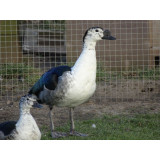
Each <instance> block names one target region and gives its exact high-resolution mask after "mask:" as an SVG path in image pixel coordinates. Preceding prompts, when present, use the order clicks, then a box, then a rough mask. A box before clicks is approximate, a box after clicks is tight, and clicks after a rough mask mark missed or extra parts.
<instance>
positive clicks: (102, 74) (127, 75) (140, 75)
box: [96, 64, 160, 82]
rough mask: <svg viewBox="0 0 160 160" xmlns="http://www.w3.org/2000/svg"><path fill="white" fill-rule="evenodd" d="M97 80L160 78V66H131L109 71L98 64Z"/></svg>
mask: <svg viewBox="0 0 160 160" xmlns="http://www.w3.org/2000/svg"><path fill="white" fill-rule="evenodd" d="M96 76H97V82H100V81H106V82H108V81H111V80H117V79H138V80H160V68H148V67H145V68H143V69H140V68H130V69H128V70H127V71H123V70H122V71H107V70H105V68H104V67H103V66H102V65H101V64H98V67H97V75H96Z"/></svg>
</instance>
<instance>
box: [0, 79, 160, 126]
mask: <svg viewBox="0 0 160 160" xmlns="http://www.w3.org/2000/svg"><path fill="white" fill-rule="evenodd" d="M21 96H22V94H21V93H20V92H19V93H18V94H17V95H16V96H15V97H14V100H13V101H12V100H5V99H2V98H1V99H0V123H1V122H4V121H9V120H18V118H19V106H18V103H19V99H20V97H21ZM48 112H49V109H48V107H47V106H46V105H44V107H43V108H42V109H32V110H31V113H32V115H33V116H34V118H35V119H36V121H37V123H38V125H39V126H40V127H41V126H49V116H48ZM149 113H151V114H154V113H160V82H158V81H151V80H149V81H147V80H145V81H144V80H143V81H141V80H120V81H118V80H117V81H112V82H107V83H104V82H101V83H99V84H98V85H97V90H96V92H95V95H94V96H93V98H91V99H90V100H89V101H88V102H87V103H85V104H82V105H80V106H78V107H76V108H75V115H74V117H75V119H76V120H88V119H92V118H95V117H102V116H103V115H105V114H109V115H134V114H149ZM53 117H54V122H55V126H59V125H62V124H64V123H66V122H67V121H68V120H69V109H68V108H65V107H64V108H58V107H55V108H54V110H53Z"/></svg>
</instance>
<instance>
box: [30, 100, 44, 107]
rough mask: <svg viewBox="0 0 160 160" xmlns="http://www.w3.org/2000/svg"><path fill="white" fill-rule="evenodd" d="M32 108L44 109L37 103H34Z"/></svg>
mask: <svg viewBox="0 0 160 160" xmlns="http://www.w3.org/2000/svg"><path fill="white" fill-rule="evenodd" d="M32 107H33V108H42V107H43V106H42V105H40V104H39V103H38V102H37V101H34V102H33V105H32Z"/></svg>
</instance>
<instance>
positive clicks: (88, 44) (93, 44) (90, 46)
mask: <svg viewBox="0 0 160 160" xmlns="http://www.w3.org/2000/svg"><path fill="white" fill-rule="evenodd" d="M95 48H96V41H93V40H86V41H85V42H84V43H83V49H87V50H95Z"/></svg>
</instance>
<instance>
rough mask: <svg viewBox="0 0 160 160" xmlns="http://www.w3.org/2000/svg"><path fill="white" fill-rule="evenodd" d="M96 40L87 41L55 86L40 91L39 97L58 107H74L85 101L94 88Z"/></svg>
mask: <svg viewBox="0 0 160 160" xmlns="http://www.w3.org/2000/svg"><path fill="white" fill-rule="evenodd" d="M95 46H96V42H90V43H89V42H88V43H87V44H86V43H85V45H84V46H83V51H82V53H81V55H80V57H79V58H78V60H77V61H76V63H75V65H74V66H73V67H72V68H71V71H67V72H65V73H64V74H63V75H62V76H60V77H59V79H58V85H57V88H56V89H55V90H54V91H50V90H48V89H47V88H45V91H43V92H41V93H40V99H44V98H45V100H44V101H47V102H49V101H50V100H52V101H50V103H51V104H56V106H60V107H75V106H78V105H80V104H82V103H84V102H86V101H87V100H88V99H89V98H90V97H91V96H92V95H93V94H94V92H95V89H96V67H97V65H96V51H95Z"/></svg>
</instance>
